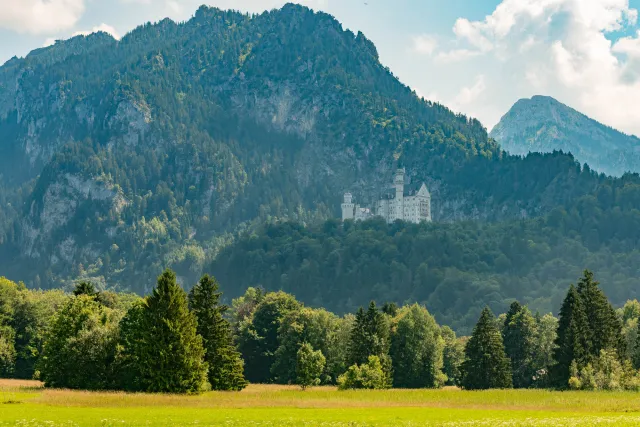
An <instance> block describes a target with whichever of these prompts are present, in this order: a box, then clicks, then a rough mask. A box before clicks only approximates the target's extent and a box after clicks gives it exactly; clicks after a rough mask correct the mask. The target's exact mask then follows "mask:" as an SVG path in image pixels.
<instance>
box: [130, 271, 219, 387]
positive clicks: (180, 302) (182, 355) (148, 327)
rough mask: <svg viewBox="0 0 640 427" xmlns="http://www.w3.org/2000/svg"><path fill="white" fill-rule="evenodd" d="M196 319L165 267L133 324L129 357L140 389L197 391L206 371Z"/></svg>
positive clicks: (204, 380)
mask: <svg viewBox="0 0 640 427" xmlns="http://www.w3.org/2000/svg"><path fill="white" fill-rule="evenodd" d="M197 324H198V321H197V320H196V316H195V314H193V313H192V312H191V311H190V310H189V306H188V303H187V294H186V292H185V291H184V290H183V289H182V288H181V287H180V286H179V285H178V284H177V283H176V275H175V273H173V272H172V271H170V270H166V271H165V272H164V273H163V274H162V275H161V276H160V277H158V284H157V286H156V288H155V289H154V290H153V293H152V294H151V295H150V296H149V297H147V300H146V302H145V304H144V306H143V309H142V311H141V313H140V314H139V319H137V321H136V323H135V327H136V328H139V331H138V332H137V333H135V334H132V335H133V336H136V337H138V339H136V340H132V342H130V345H131V347H132V348H131V349H129V351H128V352H129V353H130V354H131V356H132V357H131V358H130V360H132V361H133V363H135V364H136V366H135V369H134V371H135V372H136V373H137V374H138V375H139V378H138V384H139V388H140V389H141V390H142V391H147V392H156V393H195V392H198V391H201V390H202V388H203V386H204V384H205V382H206V375H207V364H206V362H205V361H204V353H205V350H204V347H203V346H202V337H200V336H199V335H198V334H197V333H196V328H197Z"/></svg>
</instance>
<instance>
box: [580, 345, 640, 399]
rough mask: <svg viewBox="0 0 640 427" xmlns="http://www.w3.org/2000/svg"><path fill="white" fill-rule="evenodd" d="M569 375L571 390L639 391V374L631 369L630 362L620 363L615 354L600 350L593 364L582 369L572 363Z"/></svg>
mask: <svg viewBox="0 0 640 427" xmlns="http://www.w3.org/2000/svg"><path fill="white" fill-rule="evenodd" d="M570 373H571V378H569V388H571V389H573V390H598V391H621V390H633V391H638V390H640V372H638V371H637V370H635V369H634V368H633V366H632V365H631V362H629V361H625V362H624V363H621V362H620V360H619V359H618V356H617V354H616V353H615V352H611V351H607V350H601V351H600V355H599V356H598V357H597V358H595V359H594V361H593V363H588V364H587V365H586V366H585V367H583V368H582V369H579V368H578V364H577V363H576V362H573V363H572V364H571V369H570Z"/></svg>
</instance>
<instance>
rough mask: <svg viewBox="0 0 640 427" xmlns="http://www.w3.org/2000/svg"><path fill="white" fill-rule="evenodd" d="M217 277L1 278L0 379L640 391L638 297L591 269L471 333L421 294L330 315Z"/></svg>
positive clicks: (58, 383)
mask: <svg viewBox="0 0 640 427" xmlns="http://www.w3.org/2000/svg"><path fill="white" fill-rule="evenodd" d="M221 297H222V293H221V291H220V289H219V285H218V282H217V281H216V279H215V278H213V277H211V276H208V275H205V276H203V277H202V278H201V279H200V281H199V282H198V283H197V284H196V285H195V286H194V287H193V288H192V289H191V291H190V292H189V293H187V292H185V291H184V290H183V288H182V287H181V286H180V285H179V284H178V283H177V280H176V275H175V273H173V272H172V271H171V270H166V271H165V272H164V273H162V275H160V276H159V277H158V279H157V284H156V286H155V287H154V289H153V291H152V292H151V293H150V294H149V295H148V296H146V297H145V298H140V297H137V296H135V295H130V294H116V293H111V292H102V291H98V290H96V288H95V286H94V285H93V284H92V283H89V282H81V283H78V284H77V285H76V286H75V288H74V291H73V293H72V294H65V293H63V292H61V291H48V292H41V291H32V290H28V289H26V288H25V287H24V285H23V284H16V283H14V282H11V281H9V280H7V279H5V278H0V377H14V378H35V379H40V380H42V381H43V382H44V384H45V386H46V387H56V388H71V389H89V390H126V391H134V392H156V393H157V392H164V393H198V392H201V391H204V390H209V389H213V390H225V391H237V390H242V389H243V388H244V387H246V385H247V384H248V383H249V382H252V383H276V384H298V385H299V386H300V387H302V388H303V389H305V388H307V387H312V386H316V385H320V384H323V385H337V386H338V388H339V389H341V390H345V389H358V388H365V389H379V388H390V387H396V388H439V387H442V386H444V385H453V386H459V387H462V388H463V389H467V390H476V389H489V388H511V387H516V388H532V387H536V388H558V389H568V388H571V389H576V390H636V391H638V390H640V371H639V370H638V369H640V334H638V331H639V324H638V320H639V318H640V303H639V302H638V301H637V300H635V301H629V302H627V303H626V304H625V306H624V307H623V308H621V309H619V310H614V308H613V306H612V305H611V304H610V302H609V301H608V299H607V297H606V295H605V293H604V292H603V291H602V289H601V288H600V286H599V283H598V282H597V281H595V278H594V275H593V273H591V272H589V271H585V272H584V273H583V275H582V277H581V278H580V279H579V281H578V282H577V286H574V285H571V286H570V287H569V290H568V292H567V293H566V296H565V298H564V300H563V302H562V305H561V309H560V315H559V318H558V319H556V318H555V317H554V316H553V315H551V314H547V315H544V316H543V315H541V314H540V313H538V312H536V313H535V314H534V313H532V312H531V311H530V310H529V308H528V307H526V306H523V305H521V304H519V303H518V302H513V303H512V304H511V305H510V307H509V310H508V312H506V313H505V314H503V315H500V316H499V317H498V318H496V317H494V314H493V312H492V311H491V309H489V308H488V307H485V308H484V309H483V310H482V312H481V314H480V316H479V320H478V321H477V323H476V326H475V327H474V328H473V331H472V334H471V336H469V337H457V336H456V333H455V332H454V331H453V330H452V329H451V328H449V327H447V326H441V325H440V324H438V322H436V319H435V318H434V317H433V316H432V315H431V314H430V313H429V311H428V310H427V308H426V307H425V306H424V305H419V304H410V305H405V306H403V307H400V306H398V305H396V304H394V303H385V304H384V305H382V306H381V307H380V306H378V305H377V304H376V303H375V302H373V301H372V302H370V303H369V304H368V306H367V307H366V308H364V307H360V308H359V309H358V310H357V311H356V312H355V313H354V314H346V315H344V316H337V315H335V314H333V313H331V312H329V311H327V310H325V309H322V308H309V307H305V306H304V304H302V303H301V302H299V301H297V300H296V298H295V297H294V296H293V295H291V294H287V293H285V292H282V291H279V292H264V291H262V290H261V289H256V288H249V289H248V290H247V291H246V292H245V293H244V294H243V295H242V296H240V297H239V298H237V299H234V300H233V303H232V305H231V307H228V306H226V305H223V304H222V303H221Z"/></svg>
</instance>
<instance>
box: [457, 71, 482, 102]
mask: <svg viewBox="0 0 640 427" xmlns="http://www.w3.org/2000/svg"><path fill="white" fill-rule="evenodd" d="M486 88H487V85H486V84H485V76H484V75H482V74H481V75H479V76H477V77H476V81H475V83H474V84H473V86H470V87H463V88H462V89H461V90H460V93H458V96H456V98H455V101H454V108H455V107H457V108H461V107H464V106H466V105H469V104H471V103H472V102H474V101H476V100H477V99H478V97H479V96H480V95H481V94H482V93H483V92H484V91H485V89H486Z"/></svg>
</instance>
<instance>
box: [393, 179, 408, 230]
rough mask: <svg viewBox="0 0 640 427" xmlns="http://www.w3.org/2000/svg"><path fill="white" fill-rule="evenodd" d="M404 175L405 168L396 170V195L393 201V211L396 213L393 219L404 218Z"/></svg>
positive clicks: (394, 183)
mask: <svg viewBox="0 0 640 427" xmlns="http://www.w3.org/2000/svg"><path fill="white" fill-rule="evenodd" d="M404 175H405V170H404V168H403V169H398V170H397V171H396V177H395V179H394V180H393V185H394V187H396V197H395V199H394V201H393V205H394V207H393V209H392V211H393V212H394V215H393V217H392V218H391V220H392V221H395V220H397V219H400V220H403V219H404Z"/></svg>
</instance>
